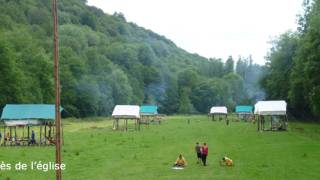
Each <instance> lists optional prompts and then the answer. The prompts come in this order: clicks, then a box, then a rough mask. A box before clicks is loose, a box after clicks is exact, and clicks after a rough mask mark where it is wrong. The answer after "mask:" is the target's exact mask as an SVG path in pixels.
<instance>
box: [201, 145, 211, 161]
mask: <svg viewBox="0 0 320 180" xmlns="http://www.w3.org/2000/svg"><path fill="white" fill-rule="evenodd" d="M208 150H209V148H208V146H207V144H206V143H203V146H202V147H201V154H202V157H201V158H202V162H203V165H204V166H206V165H207V156H208Z"/></svg>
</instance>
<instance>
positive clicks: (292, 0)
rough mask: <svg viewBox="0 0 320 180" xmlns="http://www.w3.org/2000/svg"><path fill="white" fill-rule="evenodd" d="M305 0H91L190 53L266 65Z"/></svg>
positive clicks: (293, 25) (90, 0)
mask: <svg viewBox="0 0 320 180" xmlns="http://www.w3.org/2000/svg"><path fill="white" fill-rule="evenodd" d="M302 2H303V0H88V5H93V6H96V7H98V8H100V9H102V10H104V12H106V13H108V14H113V13H114V12H122V13H123V14H124V15H125V18H126V19H127V21H129V22H134V23H136V24H138V25H139V26H142V27H144V28H146V29H150V30H152V31H154V32H156V33H158V34H160V35H164V36H166V37H167V38H168V39H170V40H172V41H173V42H175V44H176V45H177V46H179V47H181V48H183V49H185V50H187V51H188V52H191V53H197V54H199V55H201V56H204V57H207V58H210V57H217V58H223V59H224V60H225V59H226V58H227V57H228V56H229V55H232V56H233V57H234V59H235V60H237V59H238V56H239V55H241V56H244V57H247V56H249V55H250V54H251V55H252V57H253V60H254V62H256V63H258V64H264V62H265V60H264V56H265V55H266V53H267V51H268V49H269V48H270V44H269V43H268V42H269V41H270V39H271V38H272V37H275V36H277V35H279V34H281V33H283V32H285V31H287V30H290V29H291V30H296V27H297V25H296V19H297V14H299V13H301V12H302V8H301V5H302Z"/></svg>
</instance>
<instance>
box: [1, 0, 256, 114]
mask: <svg viewBox="0 0 320 180" xmlns="http://www.w3.org/2000/svg"><path fill="white" fill-rule="evenodd" d="M85 3H86V2H85V0H60V1H59V4H58V8H59V10H58V13H59V25H60V26H59V44H60V47H59V50H60V65H61V66H60V74H61V93H62V94H61V98H62V106H63V107H64V109H65V110H66V111H67V114H69V115H71V116H77V117H84V116H100V115H109V114H110V112H111V111H112V109H113V107H114V105H116V104H138V105H140V104H158V105H159V106H160V108H161V111H162V112H163V113H168V114H172V113H206V112H208V109H209V107H210V106H212V105H227V106H229V107H230V108H233V107H234V105H236V104H238V103H252V102H253V101H255V99H257V98H260V97H261V93H260V92H261V91H260V89H259V88H257V87H258V84H257V82H258V81H257V79H258V78H257V77H259V76H260V75H261V67H260V66H258V65H255V64H252V60H251V59H250V57H248V58H242V59H241V58H239V60H238V61H237V63H236V64H235V62H234V60H233V58H232V57H231V56H230V57H229V58H228V59H227V61H226V63H223V61H222V60H221V59H216V58H212V59H206V58H204V57H201V56H199V55H197V54H190V53H188V52H186V51H184V50H183V49H180V48H178V47H177V46H176V45H175V44H174V43H173V42H171V41H170V40H168V39H166V38H165V37H163V36H160V35H158V34H156V33H154V32H152V31H150V30H146V29H144V28H142V27H139V26H137V25H136V24H134V23H128V22H127V21H126V19H125V17H124V15H123V14H122V13H115V14H113V15H108V14H105V13H103V12H102V11H101V10H100V9H97V8H95V7H90V6H87V5H86V4H85ZM0 4H1V6H0V63H1V65H0V106H1V107H3V106H4V105H5V104H8V103H53V102H54V93H53V92H54V90H53V70H52V69H53V63H52V59H53V58H52V56H53V55H52V18H51V3H50V1H42V0H12V1H11V0H10V1H8V0H0ZM235 66H236V67H235ZM235 70H236V71H235ZM253 77H254V78H253Z"/></svg>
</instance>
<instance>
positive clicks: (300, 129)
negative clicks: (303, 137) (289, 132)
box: [294, 127, 304, 133]
mask: <svg viewBox="0 0 320 180" xmlns="http://www.w3.org/2000/svg"><path fill="white" fill-rule="evenodd" d="M294 129H295V130H297V131H298V132H300V133H303V132H304V128H302V127H296V128H294Z"/></svg>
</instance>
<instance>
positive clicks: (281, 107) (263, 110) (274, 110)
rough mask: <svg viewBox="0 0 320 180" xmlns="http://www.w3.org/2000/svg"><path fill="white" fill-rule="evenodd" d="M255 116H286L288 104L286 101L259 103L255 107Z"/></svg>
mask: <svg viewBox="0 0 320 180" xmlns="http://www.w3.org/2000/svg"><path fill="white" fill-rule="evenodd" d="M254 114H258V115H286V114H287V103H286V102H285V101H258V102H257V103H256V104H255V105H254Z"/></svg>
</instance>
